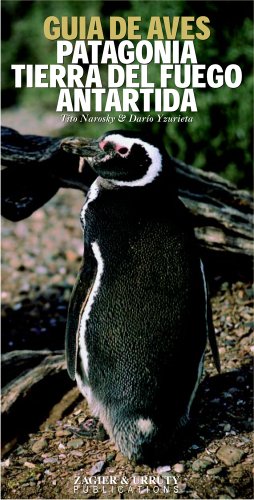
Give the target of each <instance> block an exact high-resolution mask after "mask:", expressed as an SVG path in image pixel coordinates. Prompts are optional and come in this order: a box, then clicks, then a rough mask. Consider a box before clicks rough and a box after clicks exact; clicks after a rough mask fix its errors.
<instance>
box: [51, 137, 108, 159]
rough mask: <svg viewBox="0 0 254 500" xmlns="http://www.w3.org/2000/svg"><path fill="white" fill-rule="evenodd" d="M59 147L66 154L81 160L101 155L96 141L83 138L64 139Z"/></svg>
mask: <svg viewBox="0 0 254 500" xmlns="http://www.w3.org/2000/svg"><path fill="white" fill-rule="evenodd" d="M61 147H62V148H63V150H64V151H66V153H72V154H74V155H78V156H81V157H83V158H87V157H89V158H90V157H92V156H96V155H97V154H98V153H101V149H100V148H99V143H98V141H96V140H94V139H87V138H85V137H66V138H65V139H63V140H62V142H61Z"/></svg>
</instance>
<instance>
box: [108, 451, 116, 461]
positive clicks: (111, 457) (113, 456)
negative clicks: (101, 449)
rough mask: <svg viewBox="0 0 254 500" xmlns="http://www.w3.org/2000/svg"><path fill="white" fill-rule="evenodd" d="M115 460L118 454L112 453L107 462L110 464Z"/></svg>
mask: <svg viewBox="0 0 254 500" xmlns="http://www.w3.org/2000/svg"><path fill="white" fill-rule="evenodd" d="M115 458H116V452H115V451H112V453H109V454H108V455H107V459H106V460H107V462H108V463H109V462H112V461H113V460H114V459H115Z"/></svg>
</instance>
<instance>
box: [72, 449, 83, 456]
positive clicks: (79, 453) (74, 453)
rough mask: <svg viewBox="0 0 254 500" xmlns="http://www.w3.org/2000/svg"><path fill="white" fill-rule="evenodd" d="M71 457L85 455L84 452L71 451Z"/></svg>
mask: <svg viewBox="0 0 254 500" xmlns="http://www.w3.org/2000/svg"><path fill="white" fill-rule="evenodd" d="M71 455H72V456H73V457H83V453H82V451H77V450H73V451H71Z"/></svg>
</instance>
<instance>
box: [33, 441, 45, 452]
mask: <svg viewBox="0 0 254 500" xmlns="http://www.w3.org/2000/svg"><path fill="white" fill-rule="evenodd" d="M47 446H48V441H47V440H46V439H39V440H38V441H35V443H34V444H33V446H32V451H33V452H34V453H40V452H41V451H42V450H44V449H45V448H47Z"/></svg>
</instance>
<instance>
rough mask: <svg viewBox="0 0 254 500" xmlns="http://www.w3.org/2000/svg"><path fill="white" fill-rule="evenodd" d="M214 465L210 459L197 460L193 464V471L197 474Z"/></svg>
mask: <svg viewBox="0 0 254 500" xmlns="http://www.w3.org/2000/svg"><path fill="white" fill-rule="evenodd" d="M213 464H214V462H213V460H212V459H211V458H209V457H207V458H203V459H201V458H200V459H198V460H195V462H193V464H192V470H194V471H195V472H199V471H202V470H206V469H208V468H209V467H212V466H213Z"/></svg>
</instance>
